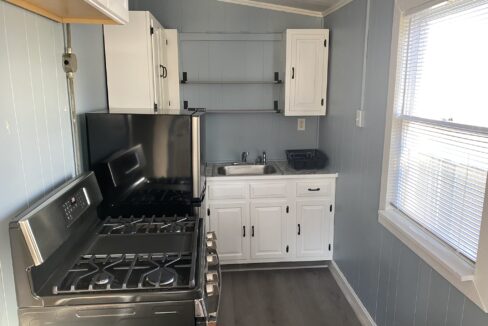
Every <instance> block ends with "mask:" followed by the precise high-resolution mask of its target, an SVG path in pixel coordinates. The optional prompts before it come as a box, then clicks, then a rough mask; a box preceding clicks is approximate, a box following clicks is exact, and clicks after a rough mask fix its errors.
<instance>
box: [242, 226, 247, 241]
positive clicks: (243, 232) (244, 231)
mask: <svg viewBox="0 0 488 326" xmlns="http://www.w3.org/2000/svg"><path fill="white" fill-rule="evenodd" d="M242 237H243V238H245V237H246V226H245V225H243V226H242Z"/></svg>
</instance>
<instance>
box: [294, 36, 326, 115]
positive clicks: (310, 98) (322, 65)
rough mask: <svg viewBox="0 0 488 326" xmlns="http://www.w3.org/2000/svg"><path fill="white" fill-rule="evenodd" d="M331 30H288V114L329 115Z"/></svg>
mask: <svg viewBox="0 0 488 326" xmlns="http://www.w3.org/2000/svg"><path fill="white" fill-rule="evenodd" d="M328 35H329V31H328V30H287V33H286V38H287V39H286V43H287V52H286V55H287V60H286V62H287V72H286V74H287V83H288V85H287V86H286V90H285V91H286V93H287V94H286V95H285V96H286V99H285V101H286V103H285V115H325V105H326V98H325V96H326V89H327V62H328Z"/></svg>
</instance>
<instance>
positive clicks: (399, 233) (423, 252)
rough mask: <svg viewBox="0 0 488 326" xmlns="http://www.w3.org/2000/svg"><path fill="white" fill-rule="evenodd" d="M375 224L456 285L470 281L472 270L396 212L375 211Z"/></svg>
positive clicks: (451, 250)
mask: <svg viewBox="0 0 488 326" xmlns="http://www.w3.org/2000/svg"><path fill="white" fill-rule="evenodd" d="M379 222H380V224H382V225H383V226H384V227H385V228H386V229H387V230H388V231H390V232H391V233H393V234H394V235H395V236H396V237H397V238H399V239H400V240H401V241H402V242H403V243H404V244H405V245H407V246H408V247H409V248H410V249H411V250H412V251H413V252H415V253H416V254H417V255H418V256H420V257H421V258H422V259H423V260H425V261H426V262H427V263H428V264H429V265H430V266H431V267H432V268H434V269H435V270H437V271H438V272H439V273H441V271H440V270H439V269H441V270H442V271H443V272H444V273H441V274H445V273H449V274H450V276H451V277H452V278H455V279H457V280H459V281H460V282H466V281H473V280H474V274H475V267H474V265H473V264H471V263H469V262H467V261H466V260H464V259H463V258H461V257H459V256H458V255H457V254H456V252H455V251H454V250H453V249H452V248H450V247H448V246H446V245H445V244H443V243H442V242H441V241H439V240H438V239H437V238H436V237H435V236H433V235H432V234H430V233H429V232H427V231H426V230H424V229H423V228H422V227H421V226H419V225H417V224H416V223H415V222H413V221H411V220H409V218H408V217H406V216H405V215H403V214H402V213H401V212H399V211H397V210H396V209H393V208H391V209H387V210H383V211H379Z"/></svg>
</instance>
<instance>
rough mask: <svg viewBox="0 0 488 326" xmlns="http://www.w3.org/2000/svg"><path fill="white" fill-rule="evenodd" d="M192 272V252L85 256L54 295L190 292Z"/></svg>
mask: <svg viewBox="0 0 488 326" xmlns="http://www.w3.org/2000/svg"><path fill="white" fill-rule="evenodd" d="M191 272H192V254H191V253H179V254H166V253H155V254H120V255H84V256H82V257H81V258H80V259H79V261H78V262H77V263H76V264H75V265H74V266H73V267H72V268H71V269H69V270H68V272H67V273H66V275H65V277H64V278H63V280H62V281H61V282H60V283H59V284H58V285H56V286H54V288H53V293H54V294H60V293H85V292H101V291H104V292H109V291H120V290H126V291H127V290H161V289H189V288H191V287H193V286H194V280H192V276H191Z"/></svg>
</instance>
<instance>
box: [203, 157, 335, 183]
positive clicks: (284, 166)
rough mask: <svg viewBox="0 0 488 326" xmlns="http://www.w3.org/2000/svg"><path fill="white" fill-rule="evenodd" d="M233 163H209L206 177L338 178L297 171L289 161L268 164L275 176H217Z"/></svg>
mask: <svg viewBox="0 0 488 326" xmlns="http://www.w3.org/2000/svg"><path fill="white" fill-rule="evenodd" d="M229 164H231V163H209V164H208V165H207V168H206V176H207V178H209V179H213V178H215V179H217V178H218V179H223V178H225V179H232V180H234V179H237V180H240V179H249V178H252V179H276V178H282V177H284V176H286V177H292V178H295V177H299V178H307V179H309V178H310V179H312V178H315V177H318V176H320V177H331V178H336V177H337V173H336V172H332V171H331V170H329V169H327V168H325V169H314V170H295V169H293V168H291V167H290V166H289V165H288V162H287V161H271V162H269V163H268V164H269V165H273V166H274V167H275V168H276V171H277V172H276V173H273V174H264V175H240V176H236V175H233V176H227V175H220V174H217V168H218V167H220V166H224V165H229Z"/></svg>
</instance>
